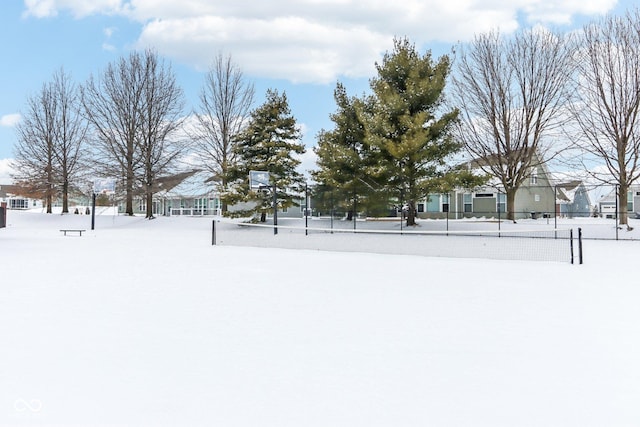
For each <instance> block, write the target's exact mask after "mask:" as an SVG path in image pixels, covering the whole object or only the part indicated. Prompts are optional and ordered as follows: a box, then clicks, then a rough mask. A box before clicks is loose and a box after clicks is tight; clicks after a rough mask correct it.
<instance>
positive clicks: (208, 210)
mask: <svg viewBox="0 0 640 427" xmlns="http://www.w3.org/2000/svg"><path fill="white" fill-rule="evenodd" d="M208 177H209V176H208V175H207V174H205V173H204V172H203V171H200V170H190V171H186V172H181V173H177V174H174V175H168V176H164V177H161V178H158V180H157V181H156V189H155V190H156V191H155V193H154V195H153V207H152V212H153V214H154V215H163V216H171V215H186V216H206V215H220V213H221V203H220V196H219V194H218V192H217V191H216V190H215V188H214V184H213V183H212V182H210V181H209V180H208ZM125 209H126V206H125V204H124V201H123V200H120V201H119V202H118V212H120V213H124V212H125ZM146 212H147V200H146V197H145V196H144V194H142V192H141V191H139V192H138V193H137V194H136V195H135V197H134V200H133V213H134V214H145V213H146Z"/></svg>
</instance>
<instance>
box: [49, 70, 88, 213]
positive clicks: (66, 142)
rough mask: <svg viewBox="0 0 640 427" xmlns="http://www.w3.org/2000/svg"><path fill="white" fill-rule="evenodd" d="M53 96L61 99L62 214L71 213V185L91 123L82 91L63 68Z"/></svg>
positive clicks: (57, 119)
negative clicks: (82, 100)
mask: <svg viewBox="0 0 640 427" xmlns="http://www.w3.org/2000/svg"><path fill="white" fill-rule="evenodd" d="M52 90H53V95H54V97H55V98H56V100H57V106H58V108H57V109H56V117H55V123H56V125H55V131H56V134H55V135H56V137H55V144H54V156H55V163H56V166H57V171H58V174H59V179H60V184H61V194H62V213H69V191H70V185H71V184H72V182H73V181H74V180H75V179H76V177H77V175H78V173H79V172H80V170H81V155H80V148H81V147H82V145H83V143H84V140H85V136H86V133H87V123H86V121H85V120H84V117H83V115H82V113H81V111H80V108H81V103H80V93H79V91H78V87H77V86H76V84H75V83H73V81H72V80H71V77H70V76H69V74H67V73H65V71H64V70H63V69H60V70H59V71H58V72H56V73H55V74H54V76H53V83H52Z"/></svg>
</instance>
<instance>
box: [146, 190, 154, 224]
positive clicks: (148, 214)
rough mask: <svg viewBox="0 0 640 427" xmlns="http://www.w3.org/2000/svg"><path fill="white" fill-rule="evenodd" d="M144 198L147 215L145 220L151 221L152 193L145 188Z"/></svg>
mask: <svg viewBox="0 0 640 427" xmlns="http://www.w3.org/2000/svg"><path fill="white" fill-rule="evenodd" d="M145 196H146V199H147V215H146V216H145V218H147V219H153V192H152V191H151V188H150V187H147V191H146V194H145Z"/></svg>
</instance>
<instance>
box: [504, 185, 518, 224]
mask: <svg viewBox="0 0 640 427" xmlns="http://www.w3.org/2000/svg"><path fill="white" fill-rule="evenodd" d="M516 191H518V189H517V188H506V189H505V193H507V219H508V220H510V221H513V222H516V213H515V208H516Z"/></svg>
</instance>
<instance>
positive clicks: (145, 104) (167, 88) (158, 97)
mask: <svg viewBox="0 0 640 427" xmlns="http://www.w3.org/2000/svg"><path fill="white" fill-rule="evenodd" d="M143 65H144V85H143V99H142V111H141V113H140V142H139V146H138V148H139V151H140V153H139V154H140V157H141V164H142V175H141V177H140V178H141V179H142V185H143V188H144V195H145V199H146V218H153V195H154V193H155V192H157V191H158V190H159V188H158V185H156V184H157V181H158V177H159V176H160V175H161V174H167V173H168V172H169V171H170V169H171V168H172V166H173V165H174V164H175V163H176V159H177V158H178V156H179V155H181V154H182V141H181V140H180V139H179V138H177V136H176V133H177V131H178V130H179V129H181V126H182V122H183V119H182V117H181V115H182V111H183V107H184V100H183V98H184V97H183V92H182V89H181V88H180V87H179V86H178V84H177V83H176V78H175V75H174V74H173V72H172V70H171V67H169V66H168V65H166V64H165V63H164V61H161V60H160V59H159V58H158V56H157V55H156V54H155V53H153V52H152V51H146V52H145V54H144V62H143Z"/></svg>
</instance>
